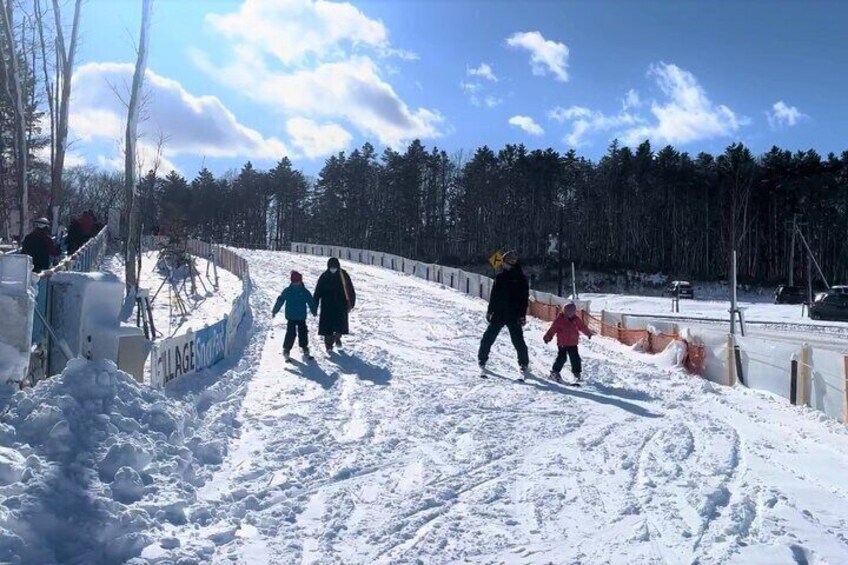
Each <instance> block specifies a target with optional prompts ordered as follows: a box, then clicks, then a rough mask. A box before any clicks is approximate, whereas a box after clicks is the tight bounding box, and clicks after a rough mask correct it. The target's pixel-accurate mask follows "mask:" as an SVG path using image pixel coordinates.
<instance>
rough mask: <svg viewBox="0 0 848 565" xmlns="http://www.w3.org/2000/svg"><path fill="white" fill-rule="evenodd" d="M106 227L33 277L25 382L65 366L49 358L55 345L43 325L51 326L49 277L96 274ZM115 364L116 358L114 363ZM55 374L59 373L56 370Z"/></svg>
mask: <svg viewBox="0 0 848 565" xmlns="http://www.w3.org/2000/svg"><path fill="white" fill-rule="evenodd" d="M109 233H110V232H109V226H105V227H104V228H103V229H101V230H100V233H98V234H97V235H96V236H94V237H93V238H91V239H90V240H88V241H87V242H86V243H85V245H83V246H82V247H81V248H79V249H78V250H77V252H76V253H74V254H73V255H71V256H70V257H67V258H65V259H64V260H63V261H61V262H60V263H59V264H58V265H56V266H55V267H53V268H52V269H49V270H47V271H42V272H41V273H39V274H38V275H35V277H36V278H35V284H36V288H37V292H36V295H35V309H36V310H37V312H35V317H34V318H33V321H32V338H31V342H32V347H31V349H30V351H31V354H30V362H29V371H28V375H29V377H28V379H29V381H30V382H31V383H33V384H34V383H35V382H37V381H39V380H41V379H43V378H45V377H48V376H50V375H51V374H55V373H51V372H50V368H51V367H52V368H54V369H57V368H58V370H59V371H60V370H61V368H62V367H64V363H65V361H66V359H65V356H64V354H61V355H59V357H60V359H53V358H51V353H50V352H51V351H52V350H55V349H56V348H55V344H53V343H52V341H51V337H50V333H49V332H48V330H47V327H46V326H45V325H44V323H43V322H42V318H43V319H44V320H45V321H46V322H47V323H48V324H52V322H53V319H52V311H51V308H50V304H51V302H52V301H51V285H50V278H51V277H52V276H53V275H54V274H55V273H62V272H81V273H87V272H90V271H96V270H98V269H99V268H100V263H101V262H102V260H103V256H104V254H105V253H106V247H107V244H108V242H109ZM115 361H116V362H117V359H116V360H115ZM57 372H58V371H57Z"/></svg>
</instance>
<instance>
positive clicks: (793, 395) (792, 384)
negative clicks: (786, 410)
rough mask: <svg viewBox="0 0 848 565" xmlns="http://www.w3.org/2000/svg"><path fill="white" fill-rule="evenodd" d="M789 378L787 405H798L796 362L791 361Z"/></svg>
mask: <svg viewBox="0 0 848 565" xmlns="http://www.w3.org/2000/svg"><path fill="white" fill-rule="evenodd" d="M791 371H792V372H791V377H790V379H789V403H790V404H792V405H793V406H795V405H796V404H798V360H797V359H793V360H792V369H791Z"/></svg>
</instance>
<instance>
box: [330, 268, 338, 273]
mask: <svg viewBox="0 0 848 565" xmlns="http://www.w3.org/2000/svg"><path fill="white" fill-rule="evenodd" d="M330 272H331V273H333V274H334V275H335V274H336V273H338V272H339V270H338V269H337V268H335V267H331V268H330Z"/></svg>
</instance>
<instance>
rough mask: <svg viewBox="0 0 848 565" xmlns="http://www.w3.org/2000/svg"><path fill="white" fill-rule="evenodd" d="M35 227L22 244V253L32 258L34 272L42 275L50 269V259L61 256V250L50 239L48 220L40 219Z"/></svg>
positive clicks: (35, 223)
mask: <svg viewBox="0 0 848 565" xmlns="http://www.w3.org/2000/svg"><path fill="white" fill-rule="evenodd" d="M33 225H34V226H35V227H34V229H33V230H32V231H31V232H30V233H29V234H28V235H27V236H26V237H25V238H24V240H23V242H22V243H21V253H23V254H25V255H29V256H30V257H32V271H33V272H34V273H40V272H41V271H46V270H47V269H49V268H50V259H51V258H52V257H58V256H59V248H58V247H57V246H56V243H55V242H54V241H53V238H51V237H50V222H49V221H48V220H47V218H38V219H37V220H35V221H34V222H33Z"/></svg>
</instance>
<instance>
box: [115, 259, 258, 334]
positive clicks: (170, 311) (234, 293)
mask: <svg viewBox="0 0 848 565" xmlns="http://www.w3.org/2000/svg"><path fill="white" fill-rule="evenodd" d="M157 257H158V252H157V251H150V252H147V253H145V254H144V256H143V257H142V261H141V270H142V275H141V285H142V287H143V288H146V289H148V290H149V291H150V297H151V298H154V295H156V292H157V291H159V294H158V295H156V297H155V299H154V300H153V302H152V304H151V306H152V310H153V323H154V325H155V326H156V331H157V333H158V334H159V336H160V337H170V336H174V335H176V334H178V333H185V332H186V331H188V330H189V329H192V330H197V329H200V328H202V327H203V326H204V325H210V324H214V323H216V322H218V321H220V320H221V319H223V317H224V315H226V314H229V313H230V309H231V308H232V303H233V300H235V299H236V298H238V297H239V295H241V282H240V281H239V278H238V277H236V276H235V275H234V274H232V273H231V272H229V271H227V270H226V269H218V285H217V286H216V285H215V274H214V271H213V268H212V267H213V266H212V265H211V264H210V263H209V262H208V261H207V260H206V259H202V258H200V257H196V258H195V264H196V266H197V271H198V273H199V277H197V278H196V287H195V290H196V292H195V293H192V292H191V280H190V279H187V280H186V283H185V286H184V287H183V284H182V279H181V278H176V279H175V280H177V286H178V288H180V289H181V290H180V296H181V298H182V300H183V302H184V303H185V306H186V309H187V310H188V315H187V316H183V315H181V314H180V313H179V311H178V309H177V307H176V304H175V303H174V302H173V297H174V295H175V294H176V292H175V291H174V289H173V288H172V287H171V285H170V284H166V285H165V286H164V287H163V286H162V282H163V281H164V280H165V278H166V275H165V274H164V273H162V272H160V271H159V269H157V268H156V259H157ZM103 270H104V271H108V272H110V273H114V274H115V275H117V276H119V277H120V278H121V280H124V261H123V257H122V256H121V255H110V256H109V257H107V258H106V261H105V264H104V265H103ZM160 287H161V290H159V289H160ZM134 319H135V318H133V320H134Z"/></svg>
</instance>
